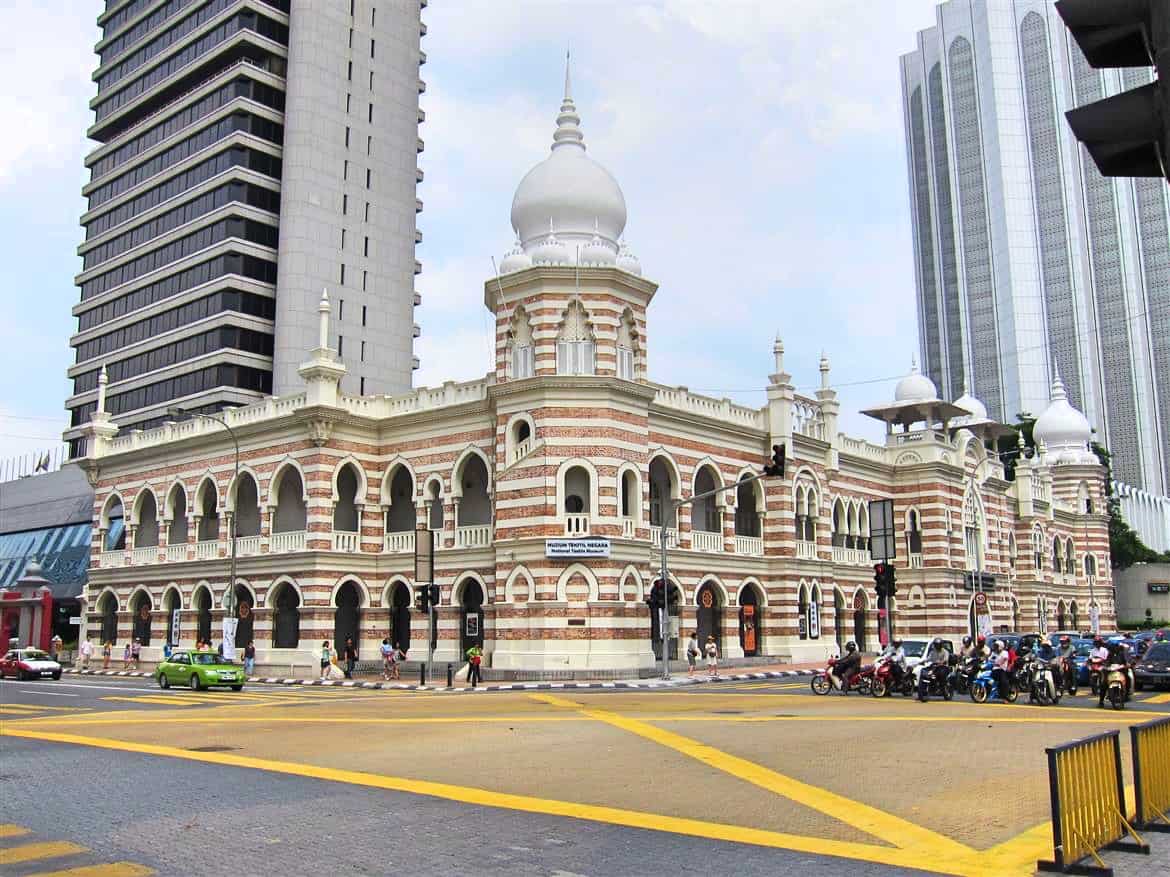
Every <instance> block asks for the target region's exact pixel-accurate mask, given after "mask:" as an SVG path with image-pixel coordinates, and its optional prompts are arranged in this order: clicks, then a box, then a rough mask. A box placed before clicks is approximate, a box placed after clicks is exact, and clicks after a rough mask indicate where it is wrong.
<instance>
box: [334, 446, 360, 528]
mask: <svg viewBox="0 0 1170 877" xmlns="http://www.w3.org/2000/svg"><path fill="white" fill-rule="evenodd" d="M360 485H361V480H360V478H359V477H358V471H357V470H356V469H355V468H354V466H353V464H351V463H346V464H345V465H344V466H342V467H341V471H340V472H338V473H337V505H335V506H334V507H333V529H334V530H338V531H341V532H344V533H356V532H358V531H359V530H360V529H361V505H362V503H361V497H359V496H358V488H359V486H360Z"/></svg>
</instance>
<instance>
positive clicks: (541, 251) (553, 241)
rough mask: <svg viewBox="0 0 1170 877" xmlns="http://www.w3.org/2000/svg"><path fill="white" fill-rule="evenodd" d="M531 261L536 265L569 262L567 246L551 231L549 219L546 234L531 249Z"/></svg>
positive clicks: (564, 263)
mask: <svg viewBox="0 0 1170 877" xmlns="http://www.w3.org/2000/svg"><path fill="white" fill-rule="evenodd" d="M532 261H533V263H535V264H537V265H566V264H568V262H569V248H568V247H566V246H565V245H564V244H562V243H561V239H560V238H558V237H557V236H556V234H555V233H554V232H553V227H552V221H551V220H550V221H549V224H548V234H546V235H545V236H544V240H543V241H541V242H540V243H539V244H538V245H537V246H536V248H535V249H533V250H532Z"/></svg>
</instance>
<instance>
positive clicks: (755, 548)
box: [735, 536, 764, 557]
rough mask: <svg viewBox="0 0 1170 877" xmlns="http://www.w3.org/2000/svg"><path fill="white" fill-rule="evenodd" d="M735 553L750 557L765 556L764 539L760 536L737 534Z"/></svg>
mask: <svg viewBox="0 0 1170 877" xmlns="http://www.w3.org/2000/svg"><path fill="white" fill-rule="evenodd" d="M735 553H736V554H746V555H748V556H749V557H763V555H764V540H763V539H762V538H761V537H759V536H736V537H735Z"/></svg>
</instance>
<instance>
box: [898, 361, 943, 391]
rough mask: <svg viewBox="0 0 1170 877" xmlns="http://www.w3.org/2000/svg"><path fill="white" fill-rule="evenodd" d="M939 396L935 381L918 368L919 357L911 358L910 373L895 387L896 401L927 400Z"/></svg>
mask: <svg viewBox="0 0 1170 877" xmlns="http://www.w3.org/2000/svg"><path fill="white" fill-rule="evenodd" d="M937 398H938V389H937V388H936V387H935V385H934V381H932V380H931V379H930V378H928V377H927V376H926V375H924V374H922V372H920V371H919V370H918V357H917V356H914V357H913V358H912V359H911V360H910V374H908V375H906V377H904V378H902V380H900V381H898V385H897V386H896V387H895V388H894V401H895V402H926V401H929V400H931V399H937Z"/></svg>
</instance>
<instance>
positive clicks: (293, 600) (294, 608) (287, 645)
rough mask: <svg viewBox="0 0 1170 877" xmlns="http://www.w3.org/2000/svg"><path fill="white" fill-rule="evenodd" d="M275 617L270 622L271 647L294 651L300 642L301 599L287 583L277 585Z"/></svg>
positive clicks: (295, 590)
mask: <svg viewBox="0 0 1170 877" xmlns="http://www.w3.org/2000/svg"><path fill="white" fill-rule="evenodd" d="M277 587H279V588H280V591H279V592H278V593H277V595H276V600H275V601H274V604H273V605H275V606H276V617H275V618H274V619H273V622H272V645H273V647H274V648H277V649H295V648H296V647H297V645H298V644H299V643H300V640H301V610H300V606H301V598H300V596H299V595H298V594H297V589H296V588H294V587H293V586H292V585H290V584H289V583H288V582H284V583H283V584H280V585H278V586H277Z"/></svg>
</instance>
